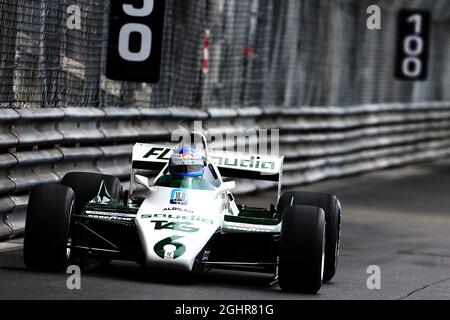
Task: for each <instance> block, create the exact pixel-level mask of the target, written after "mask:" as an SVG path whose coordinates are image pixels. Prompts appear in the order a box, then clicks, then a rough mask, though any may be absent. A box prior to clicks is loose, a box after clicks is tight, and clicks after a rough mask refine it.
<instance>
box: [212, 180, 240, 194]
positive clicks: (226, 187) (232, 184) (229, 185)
mask: <svg viewBox="0 0 450 320" xmlns="http://www.w3.org/2000/svg"><path fill="white" fill-rule="evenodd" d="M234 188H236V181H226V182H222V184H221V185H220V187H219V188H218V189H217V190H216V197H217V196H218V195H219V194H221V193H222V192H224V191H230V190H231V189H234Z"/></svg>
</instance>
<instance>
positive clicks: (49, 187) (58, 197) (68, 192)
mask: <svg viewBox="0 0 450 320" xmlns="http://www.w3.org/2000/svg"><path fill="white" fill-rule="evenodd" d="M74 201H75V197H74V193H73V191H72V189H71V188H69V187H66V186H63V185H60V184H44V185H38V186H35V187H34V188H33V189H32V190H31V193H30V198H29V201H28V208H27V216H26V221H25V238H24V245H23V257H24V262H25V265H26V266H27V268H29V269H32V270H40V271H61V270H62V269H63V268H64V267H65V266H66V264H67V261H68V256H69V250H68V249H67V242H68V237H69V226H70V217H71V214H72V210H73V208H74Z"/></svg>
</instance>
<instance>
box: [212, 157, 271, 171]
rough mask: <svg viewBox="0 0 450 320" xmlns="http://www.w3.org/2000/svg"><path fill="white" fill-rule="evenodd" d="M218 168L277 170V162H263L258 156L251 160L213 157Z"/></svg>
mask: <svg viewBox="0 0 450 320" xmlns="http://www.w3.org/2000/svg"><path fill="white" fill-rule="evenodd" d="M212 159H213V160H214V162H215V163H216V164H217V165H218V166H225V167H236V168H243V169H263V170H275V161H263V160H261V158H260V157H258V156H256V157H255V156H250V159H245V158H238V157H226V156H223V157H221V156H212Z"/></svg>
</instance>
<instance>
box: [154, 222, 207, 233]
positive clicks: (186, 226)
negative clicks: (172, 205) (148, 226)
mask: <svg viewBox="0 0 450 320" xmlns="http://www.w3.org/2000/svg"><path fill="white" fill-rule="evenodd" d="M151 222H152V223H154V224H155V230H163V229H168V230H174V231H183V232H197V231H198V230H199V228H196V227H194V226H192V223H191V222H175V221H170V222H169V221H165V220H152V221H151Z"/></svg>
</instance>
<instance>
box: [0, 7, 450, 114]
mask: <svg viewBox="0 0 450 320" xmlns="http://www.w3.org/2000/svg"><path fill="white" fill-rule="evenodd" d="M166 1H167V2H166V3H167V4H166V12H165V15H166V17H165V26H164V40H163V41H164V43H163V53H162V67H161V68H162V70H161V74H162V76H161V80H160V82H159V83H158V84H142V83H133V82H120V81H112V80H108V79H107V78H106V77H105V75H104V74H105V61H106V47H107V41H108V17H109V1H108V0H106V1H105V0H34V1H29V0H17V1H9V0H0V15H1V16H0V29H1V35H0V74H1V76H0V104H1V105H2V106H4V107H19V108H20V107H68V106H91V107H105V106H119V107H133V106H139V107H172V106H176V107H189V108H204V107H220V108H236V107H242V106H244V107H245V106H258V107H264V106H271V107H272V106H277V107H286V106H300V105H312V106H316V105H320V106H328V105H355V104H365V103H388V102H411V101H445V100H446V101H448V100H450V90H447V87H448V84H449V79H450V37H449V36H448V35H449V32H448V31H449V30H450V24H449V23H450V1H447V0H436V1H424V0H423V1H421V0H418V1H401V0H400V1H380V0H377V1H375V0H371V1H366V0H364V1H360V0H358V1H354V0H334V1H333V0H284V1H277V0H245V1H242V0H166ZM372 4H376V5H379V6H380V7H381V8H382V11H381V27H382V29H381V30H369V29H368V28H367V27H366V19H367V18H368V14H367V13H366V9H367V7H368V6H369V5H372ZM73 5H76V6H78V7H79V8H80V9H81V29H80V30H77V29H73V30H71V29H69V28H67V26H66V24H67V19H68V18H69V16H70V15H71V14H70V13H68V12H67V8H68V7H70V6H73ZM400 7H407V8H423V9H428V10H430V11H431V13H432V17H433V23H432V33H431V52H430V72H429V77H428V80H427V81H424V82H401V81H397V80H395V79H394V77H393V62H394V55H395V37H396V14H397V12H398V9H399V8H400ZM207 31H209V70H208V72H207V73H204V72H202V59H203V46H204V42H205V37H206V34H207Z"/></svg>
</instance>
